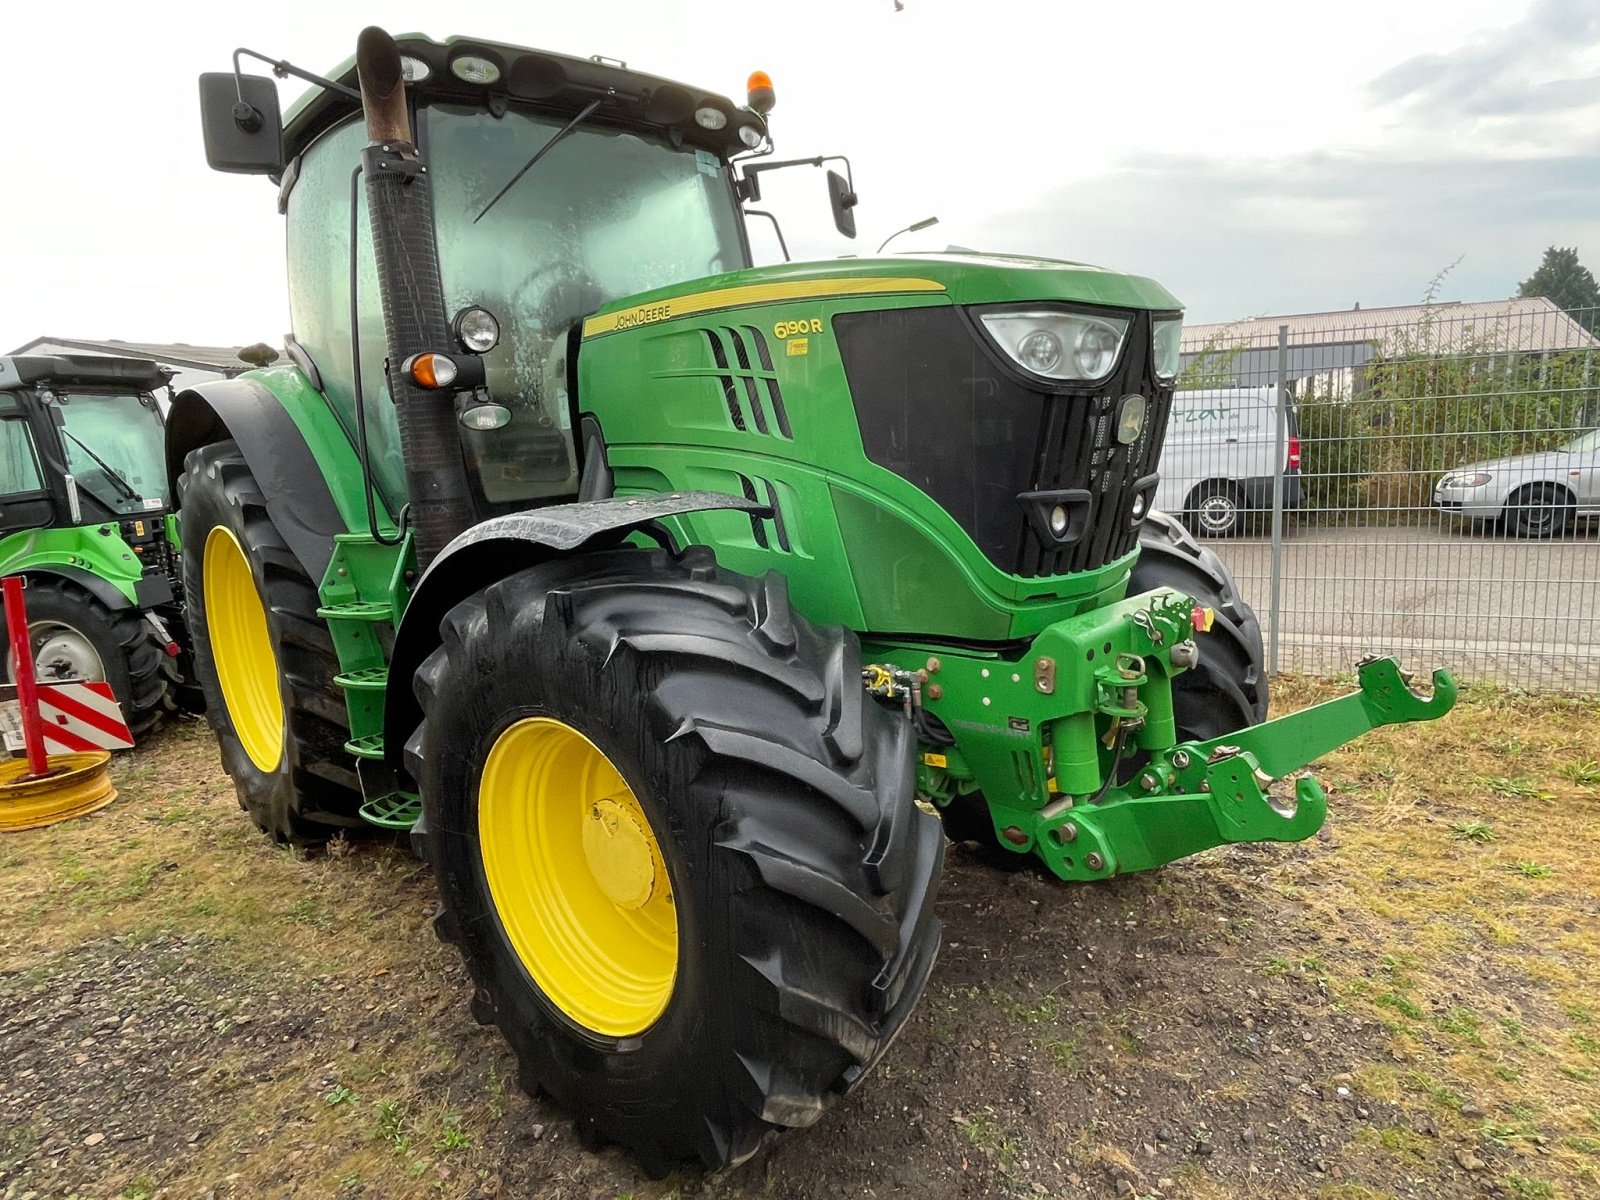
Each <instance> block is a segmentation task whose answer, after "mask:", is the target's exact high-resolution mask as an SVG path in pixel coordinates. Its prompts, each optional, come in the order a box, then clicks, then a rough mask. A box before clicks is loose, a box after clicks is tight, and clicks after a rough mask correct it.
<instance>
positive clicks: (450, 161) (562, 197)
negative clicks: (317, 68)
mask: <svg viewBox="0 0 1600 1200" xmlns="http://www.w3.org/2000/svg"><path fill="white" fill-rule="evenodd" d="M426 114H427V115H426V120H427V134H428V137H427V147H428V152H429V155H430V157H431V158H432V160H433V177H434V189H435V201H434V207H435V212H436V214H437V221H438V231H439V270H440V275H441V277H442V282H443V284H444V291H445V300H446V303H447V305H448V306H449V308H450V310H451V311H452V312H454V311H457V310H459V309H461V308H464V307H466V306H467V305H469V304H480V305H482V306H483V307H485V308H487V309H488V310H489V311H490V312H492V313H494V315H495V316H496V317H498V318H499V320H500V329H501V337H500V344H499V345H498V346H497V347H495V349H494V350H492V351H491V352H490V353H489V354H487V355H486V356H485V366H486V367H487V368H488V373H489V391H490V394H491V395H492V396H493V397H494V398H495V399H496V400H497V401H498V402H499V403H501V404H504V405H505V406H506V407H507V408H509V409H510V410H511V413H512V420H511V423H510V424H509V425H508V426H506V428H504V429H500V430H495V431H493V432H490V433H468V434H466V441H467V443H468V452H469V453H470V454H472V455H474V456H475V457H476V458H477V459H478V462H479V468H480V478H481V479H482V482H483V489H484V495H485V498H486V499H487V500H489V501H490V502H491V503H496V504H499V503H507V504H515V503H517V502H526V501H528V500H532V499H537V498H541V497H546V496H559V495H564V494H568V493H571V492H575V491H576V490H577V470H576V459H575V456H574V455H573V452H572V433H571V429H570V424H571V421H570V417H569V414H568V405H567V367H566V354H567V333H568V331H569V330H570V329H571V328H572V326H573V324H574V323H575V322H576V321H577V320H578V319H579V318H580V317H583V316H584V315H586V314H588V313H591V312H593V311H594V310H595V309H597V308H599V307H600V306H601V305H602V304H605V303H607V302H608V301H611V300H616V299H620V298H621V297H624V296H630V295H633V294H635V293H638V292H643V291H648V290H650V289H651V288H658V287H662V286H664V285H666V284H673V283H681V282H683V281H685V280H690V279H698V278H700V277H702V276H706V275H715V274H718V273H720V272H723V271H734V270H738V269H739V268H741V267H744V266H747V265H748V263H747V261H746V258H745V251H744V247H743V243H742V242H741V240H740V237H739V224H738V212H737V208H736V206H735V204H734V201H733V196H732V194H731V192H730V190H729V186H728V181H727V178H726V175H725V172H724V167H723V164H722V163H721V161H720V160H719V159H718V158H717V157H716V156H715V155H714V154H711V153H709V152H708V151H704V150H695V149H693V148H692V147H674V146H673V145H671V144H670V143H669V142H668V141H667V140H666V139H664V138H657V137H654V136H650V135H645V134H642V133H636V132H629V131H626V130H618V129H615V128H609V127H606V126H602V125H594V126H590V125H579V126H578V127H577V128H575V129H574V130H573V131H572V132H571V133H570V134H569V135H568V136H567V137H566V138H564V139H563V140H562V141H560V142H558V143H557V144H556V145H555V146H553V147H552V148H551V149H550V152H549V153H548V154H547V155H545V156H544V157H543V158H541V159H540V160H539V162H538V163H537V164H536V165H535V166H534V168H533V169H532V170H531V171H530V172H529V173H528V174H527V175H526V176H525V177H524V178H522V179H520V180H518V181H517V183H516V186H514V187H513V188H511V190H510V191H508V192H506V194H505V195H504V196H503V197H502V198H501V199H500V201H499V203H497V204H496V205H495V206H494V207H493V208H492V209H490V210H489V212H488V214H487V215H484V216H483V219H482V220H481V221H474V220H473V218H474V217H475V216H477V215H479V214H481V213H482V212H483V208H484V205H485V204H487V203H488V202H489V201H490V200H491V199H492V198H493V197H494V196H495V194H496V193H497V192H499V191H500V189H501V188H503V187H504V186H505V184H506V181H507V180H508V179H510V178H512V176H514V175H515V174H516V172H517V171H518V170H519V169H520V168H521V167H522V166H523V165H524V164H526V163H527V161H528V159H529V158H531V157H532V156H533V154H534V152H535V151H537V150H538V149H539V148H540V147H541V146H543V145H544V144H545V143H546V142H548V141H549V140H550V139H551V138H552V137H553V136H554V135H555V134H556V133H557V132H558V131H559V130H560V129H561V127H562V126H563V125H564V124H565V123H566V122H565V121H564V120H562V119H558V118H555V117H544V116H535V115H532V114H529V113H523V112H517V111H515V110H513V111H511V112H508V113H506V114H505V115H504V116H502V117H495V116H492V115H491V114H489V113H486V112H484V111H483V110H482V109H478V108H467V107H458V106H453V105H434V106H432V107H430V108H429V109H427V110H426Z"/></svg>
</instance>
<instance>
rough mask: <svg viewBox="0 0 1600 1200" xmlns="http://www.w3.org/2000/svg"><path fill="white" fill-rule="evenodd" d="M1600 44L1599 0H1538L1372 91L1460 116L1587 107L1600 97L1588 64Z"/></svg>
mask: <svg viewBox="0 0 1600 1200" xmlns="http://www.w3.org/2000/svg"><path fill="white" fill-rule="evenodd" d="M1597 44H1600V6H1597V5H1596V4H1595V3H1594V0H1539V2H1538V3H1536V4H1534V5H1533V7H1532V8H1530V9H1529V11H1528V14H1527V16H1526V17H1525V18H1524V19H1523V20H1521V21H1519V22H1517V23H1516V24H1514V25H1510V26H1506V27H1503V28H1500V29H1489V30H1483V31H1481V32H1479V33H1478V34H1476V35H1474V36H1473V37H1472V38H1470V39H1469V40H1468V41H1467V42H1466V43H1465V44H1464V45H1462V46H1461V47H1459V48H1458V49H1455V50H1451V51H1448V52H1446V53H1443V54H1420V55H1417V56H1415V57H1413V58H1409V59H1406V60H1405V61H1404V62H1401V63H1398V64H1396V65H1395V66H1393V67H1390V68H1389V69H1388V70H1386V71H1384V72H1382V73H1381V74H1379V75H1378V76H1377V77H1376V78H1374V79H1373V80H1372V81H1371V82H1370V83H1369V84H1368V87H1367V91H1368V95H1369V97H1370V98H1371V99H1372V100H1373V101H1374V102H1375V103H1376V104H1379V105H1398V106H1404V107H1406V108H1407V109H1409V110H1410V111H1411V112H1412V113H1413V114H1416V115H1424V116H1432V117H1435V118H1440V119H1445V120H1450V119H1455V120H1457V121H1460V120H1462V119H1469V118H1508V119H1517V118H1526V117H1543V116H1546V115H1548V114H1551V113H1556V112H1563V111H1569V110H1574V109H1587V108H1591V107H1594V106H1596V105H1597V104H1600V86H1597V84H1600V76H1596V75H1594V74H1593V73H1592V71H1590V70H1586V69H1585V68H1584V66H1583V59H1584V56H1585V54H1586V52H1589V51H1591V50H1592V49H1593V48H1594V47H1595V46H1596V45H1597Z"/></svg>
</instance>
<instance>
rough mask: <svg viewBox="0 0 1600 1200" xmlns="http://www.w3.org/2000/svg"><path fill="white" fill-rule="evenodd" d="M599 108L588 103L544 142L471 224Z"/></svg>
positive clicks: (598, 102)
mask: <svg viewBox="0 0 1600 1200" xmlns="http://www.w3.org/2000/svg"><path fill="white" fill-rule="evenodd" d="M599 107H600V101H598V100H591V101H589V104H588V107H586V108H585V109H584V110H583V111H582V112H580V113H579V114H578V115H577V116H575V117H573V118H572V120H570V121H568V122H567V123H566V124H565V125H563V126H562V127H561V128H560V129H559V130H558V131H557V132H556V135H555V136H554V137H553V138H551V139H550V140H549V141H548V142H546V143H545V144H544V145H542V146H540V147H539V148H538V149H537V150H535V151H534V152H533V157H532V158H530V159H529V160H528V161H527V162H525V163H523V164H522V169H521V170H520V171H518V172H517V173H516V174H515V175H513V176H512V177H511V178H510V179H508V180H506V185H505V187H503V188H501V189H500V190H499V191H498V192H496V193H495V194H494V199H493V200H491V201H489V203H487V204H485V205H484V206H483V212H481V213H479V214H478V215H477V216H475V217H473V218H472V223H473V224H474V225H476V224H477V223H478V222H479V221H481V220H483V218H484V217H485V216H487V215H488V212H489V210H490V209H491V208H493V207H494V206H495V205H496V204H499V203H500V198H501V197H502V196H504V195H505V194H506V193H507V192H509V191H510V190H511V189H512V188H514V187H516V186H517V180H519V179H521V178H522V177H523V176H524V175H526V174H527V173H528V172H529V171H531V170H533V164H534V163H536V162H538V161H539V160H540V159H541V158H543V157H544V156H545V155H546V154H548V153H549V152H550V151H551V149H552V148H554V146H555V144H556V143H557V142H559V141H560V140H561V139H562V138H564V137H566V136H567V134H569V133H571V132H572V131H573V130H574V129H576V128H577V127H578V126H579V125H580V124H582V123H583V122H584V121H586V120H588V119H589V114H590V113H592V112H594V110H595V109H597V108H599Z"/></svg>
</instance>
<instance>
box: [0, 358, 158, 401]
mask: <svg viewBox="0 0 1600 1200" xmlns="http://www.w3.org/2000/svg"><path fill="white" fill-rule="evenodd" d="M172 375H173V373H172V372H171V371H169V370H167V369H166V368H165V367H163V366H161V365H159V364H157V363H154V362H151V361H150V360H149V359H146V358H113V357H111V356H109V355H102V354H18V355H12V356H10V357H6V358H0V389H5V388H14V387H22V386H25V385H29V384H56V385H59V386H61V387H72V386H77V387H112V386H116V387H123V388H127V389H129V390H130V391H136V392H148V391H150V390H151V389H152V388H158V387H164V386H165V385H166V384H167V382H168V381H169V380H171V378H172Z"/></svg>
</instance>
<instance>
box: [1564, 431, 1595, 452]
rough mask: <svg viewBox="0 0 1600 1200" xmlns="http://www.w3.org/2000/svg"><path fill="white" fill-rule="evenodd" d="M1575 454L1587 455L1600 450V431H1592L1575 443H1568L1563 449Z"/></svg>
mask: <svg viewBox="0 0 1600 1200" xmlns="http://www.w3.org/2000/svg"><path fill="white" fill-rule="evenodd" d="M1562 449H1564V450H1570V451H1571V452H1572V453H1574V454H1587V453H1588V452H1589V451H1590V450H1600V429H1591V430H1589V432H1588V433H1586V434H1584V435H1583V436H1582V437H1580V438H1579V439H1578V440H1577V441H1575V442H1568V443H1567V444H1566V445H1565V446H1563V447H1562Z"/></svg>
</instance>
